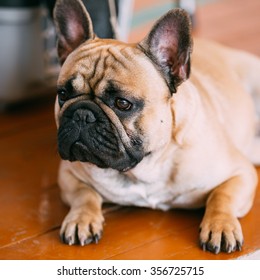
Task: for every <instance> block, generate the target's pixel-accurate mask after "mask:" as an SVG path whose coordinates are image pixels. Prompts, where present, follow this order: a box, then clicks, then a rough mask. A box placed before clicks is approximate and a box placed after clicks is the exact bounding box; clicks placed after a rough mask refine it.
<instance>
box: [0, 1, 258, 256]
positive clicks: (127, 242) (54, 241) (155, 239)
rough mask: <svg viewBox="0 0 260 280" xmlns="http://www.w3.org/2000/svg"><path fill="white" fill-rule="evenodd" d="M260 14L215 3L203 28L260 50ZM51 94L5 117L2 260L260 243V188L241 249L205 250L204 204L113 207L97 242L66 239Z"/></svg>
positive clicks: (1, 137)
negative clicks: (201, 233)
mask: <svg viewBox="0 0 260 280" xmlns="http://www.w3.org/2000/svg"><path fill="white" fill-rule="evenodd" d="M138 2H139V1H138ZM140 2H141V1H140ZM146 2H147V3H149V1H146ZM259 12H260V1H259V0H250V1H244V0H223V1H213V2H212V3H210V4H207V5H203V6H201V7H199V8H198V14H197V29H196V33H197V34H198V35H200V36H204V37H208V38H212V39H215V40H218V41H220V42H223V43H225V44H227V45H230V46H234V47H237V48H241V49H245V50H248V51H251V52H253V53H255V54H257V55H259V56H260V16H259ZM145 28H146V27H144V28H140V30H139V31H137V30H135V31H134V32H133V34H131V36H132V37H131V38H132V39H133V38H134V37H135V38H139V37H140V36H141V35H142V33H144V32H145ZM259 78H260V73H259ZM50 99H51V100H49V99H46V100H45V101H41V102H38V103H37V104H35V103H30V104H27V105H26V106H21V107H19V108H16V109H15V110H12V111H10V112H6V113H3V114H1V115H0V127H1V129H0V157H1V160H0V207H1V210H0V211H1V212H0V213H1V214H0V215H1V219H0V259H234V258H239V257H242V256H246V255H248V254H251V253H254V252H255V251H257V250H258V249H260V226H259V225H260V186H259V187H258V192H257V196H256V200H255V204H254V207H253V209H252V211H251V212H250V213H249V214H248V215H247V216H246V217H244V218H243V219H241V224H242V227H243V230H244V238H245V244H244V247H243V250H242V251H241V252H236V253H233V254H226V253H221V254H219V255H213V254H211V253H208V252H203V251H201V249H200V248H199V246H198V227H199V224H200V221H201V219H202V215H203V210H199V211H180V210H172V211H169V212H161V211H155V210H149V209H142V208H130V207H126V208H117V207H112V208H111V207H110V208H107V209H106V210H105V218H106V222H105V226H104V236H103V238H102V240H101V241H100V243H99V244H98V245H95V244H91V245H88V246H86V247H80V246H67V245H63V244H61V242H60V240H59V228H60V224H61V222H62V219H63V217H64V216H65V214H66V213H67V211H68V209H67V208H66V207H65V206H64V205H63V204H62V202H61V200H60V197H59V189H58V186H57V184H56V176H57V168H58V162H59V158H58V155H57V148H56V129H55V125H54V120H53V100H54V93H53V97H51V98H50ZM258 174H259V176H260V169H258Z"/></svg>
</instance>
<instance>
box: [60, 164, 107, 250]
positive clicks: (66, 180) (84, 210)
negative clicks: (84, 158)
mask: <svg viewBox="0 0 260 280" xmlns="http://www.w3.org/2000/svg"><path fill="white" fill-rule="evenodd" d="M60 171H62V176H60V177H59V185H60V187H61V191H62V199H63V200H64V202H65V203H67V204H68V205H69V206H70V211H69V213H68V214H67V216H66V217H65V219H64V221H63V223H62V226H61V230H60V236H61V239H62V241H63V242H64V243H66V244H69V245H72V244H80V245H82V246H84V245H87V244H89V243H93V242H94V243H97V242H98V241H99V239H100V238H101V235H102V229H103V221H104V218H103V215H102V209H101V208H102V198H101V197H100V195H99V194H98V193H97V192H95V191H94V190H93V189H92V188H91V187H90V186H88V185H86V184H85V183H83V182H80V181H79V180H78V179H77V178H76V177H75V176H74V175H73V174H72V173H71V172H70V170H69V169H68V168H67V167H66V164H65V163H64V162H62V163H61V169H60Z"/></svg>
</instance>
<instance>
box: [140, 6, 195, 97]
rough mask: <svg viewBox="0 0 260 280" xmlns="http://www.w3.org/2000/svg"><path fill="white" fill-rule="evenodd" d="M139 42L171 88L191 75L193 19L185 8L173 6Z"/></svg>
mask: <svg viewBox="0 0 260 280" xmlns="http://www.w3.org/2000/svg"><path fill="white" fill-rule="evenodd" d="M139 46H140V47H141V48H142V49H143V51H144V52H145V53H146V54H147V55H148V56H149V57H150V58H151V59H152V60H153V61H154V62H155V64H156V65H157V66H158V67H159V69H160V71H162V73H163V75H164V77H165V78H166V81H167V83H168V87H169V88H170V90H171V92H172V93H174V92H176V88H177V87H178V86H179V85H180V84H181V83H182V82H183V81H185V80H186V79H188V78H189V75H190V54H191V52H192V36H191V21H190V18H189V15H188V13H187V12H185V11H184V10H182V9H173V10H170V11H169V12H168V13H167V14H166V15H164V16H163V17H161V18H160V19H159V20H158V21H157V22H156V23H155V25H154V26H153V28H152V30H151V31H150V33H149V34H148V35H147V36H146V38H145V39H144V40H143V41H142V42H140V44H139Z"/></svg>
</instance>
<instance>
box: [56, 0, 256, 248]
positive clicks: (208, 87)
mask: <svg viewBox="0 0 260 280" xmlns="http://www.w3.org/2000/svg"><path fill="white" fill-rule="evenodd" d="M54 19H55V25H56V30H57V34H58V43H57V49H58V56H59V59H60V63H61V65H62V66H61V70H60V74H59V78H58V82H57V99H56V103H55V119H56V124H57V128H58V151H59V154H60V156H61V158H62V160H61V165H60V169H59V175H58V182H59V185H60V187H61V193H62V199H63V200H64V202H65V203H67V204H68V205H69V206H70V211H69V213H68V214H67V216H66V217H65V219H64V221H63V223H62V226H61V231H60V234H61V237H62V240H63V241H64V242H65V243H66V244H69V245H72V244H80V245H82V246H83V245H86V244H89V243H97V242H98V241H99V240H100V238H101V235H102V230H103V222H104V217H103V214H102V203H103V202H112V203H116V204H120V205H134V206H140V207H149V208H154V209H162V210H168V209H171V208H188V209H194V208H200V207H205V214H204V217H203V219H202V222H201V225H200V234H199V240H200V246H201V247H202V249H203V250H208V251H211V252H213V253H219V252H220V251H224V252H228V253H230V252H233V251H236V250H241V248H242V244H243V234H242V229H241V225H240V222H239V220H238V219H239V218H240V217H243V216H244V215H245V214H247V213H248V211H249V210H250V208H251V207H252V204H253V200H254V195H255V191H256V186H257V180H258V178H257V173H256V170H255V167H254V164H259V162H260V142H259V138H257V136H258V135H257V125H258V115H259V114H258V113H259V112H260V110H259V107H257V102H256V101H257V99H259V98H260V78H259V73H260V60H259V59H258V58H256V57H255V56H253V55H251V54H248V53H245V52H242V51H238V50H233V49H230V48H227V47H224V46H221V45H219V44H217V43H213V42H209V41H204V40H199V39H194V40H193V38H192V34H191V24H190V19H189V16H188V15H187V13H186V12H185V11H184V10H182V9H173V10H170V11H169V12H168V13H166V14H165V15H164V16H162V17H161V18H160V19H159V20H158V21H157V22H156V23H155V24H154V26H153V27H152V29H151V31H150V32H149V34H148V35H147V36H146V37H145V38H144V39H143V40H142V41H141V42H139V43H136V44H129V43H124V42H120V41H118V40H114V39H100V38H98V37H97V36H96V35H95V34H94V32H93V26H92V22H91V19H90V16H89V14H88V12H87V10H86V8H85V6H84V5H83V4H82V2H81V1H80V0H75V1H70V0H58V1H57V3H56V6H55V10H54ZM258 104H260V103H259V102H258ZM162 215H163V212H162Z"/></svg>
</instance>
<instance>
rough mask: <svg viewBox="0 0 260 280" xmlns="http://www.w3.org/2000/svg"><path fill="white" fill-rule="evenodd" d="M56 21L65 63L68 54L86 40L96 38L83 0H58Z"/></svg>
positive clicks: (59, 46) (55, 13)
mask: <svg viewBox="0 0 260 280" xmlns="http://www.w3.org/2000/svg"><path fill="white" fill-rule="evenodd" d="M53 17H54V22H55V27H56V31H57V35H58V45H57V50H58V56H59V60H60V63H61V64H63V62H64V61H65V59H66V58H67V56H68V55H69V54H70V53H71V52H72V51H73V50H75V49H76V48H77V47H78V46H79V45H81V44H82V43H83V42H84V41H86V40H89V39H94V37H95V35H94V31H93V26H92V21H91V19H90V16H89V14H88V12H87V10H86V8H85V6H84V5H83V3H82V2H81V0H73V1H72V0H57V1H56V5H55V8H54V13H53Z"/></svg>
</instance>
